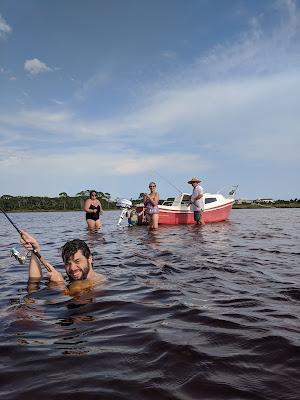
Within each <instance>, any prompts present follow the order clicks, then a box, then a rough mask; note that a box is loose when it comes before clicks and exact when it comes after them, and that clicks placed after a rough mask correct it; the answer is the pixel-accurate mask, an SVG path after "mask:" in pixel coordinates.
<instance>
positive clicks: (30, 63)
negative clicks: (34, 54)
mask: <svg viewBox="0 0 300 400" xmlns="http://www.w3.org/2000/svg"><path fill="white" fill-rule="evenodd" d="M24 70H25V71H26V72H28V73H29V74H30V75H38V74H41V73H43V72H48V71H52V69H51V68H50V67H48V66H47V65H46V64H45V63H43V62H42V61H40V60H39V59H38V58H33V59H31V60H26V61H25V63H24Z"/></svg>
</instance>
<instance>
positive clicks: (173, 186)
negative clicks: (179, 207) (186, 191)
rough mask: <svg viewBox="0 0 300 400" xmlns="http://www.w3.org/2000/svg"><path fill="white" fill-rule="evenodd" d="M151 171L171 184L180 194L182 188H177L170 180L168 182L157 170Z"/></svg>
mask: <svg viewBox="0 0 300 400" xmlns="http://www.w3.org/2000/svg"><path fill="white" fill-rule="evenodd" d="M153 172H154V173H155V174H157V175H158V176H159V177H161V178H162V179H164V180H165V181H166V182H167V183H168V184H169V185H171V186H172V187H173V188H174V189H176V190H177V192H179V193H180V194H182V193H183V191H182V190H180V189H178V187H177V186H175V185H174V184H173V183H172V182H170V181H169V180H168V179H167V178H166V177H164V176H162V175H161V174H160V173H159V172H157V171H156V170H153Z"/></svg>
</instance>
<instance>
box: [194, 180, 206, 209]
mask: <svg viewBox="0 0 300 400" xmlns="http://www.w3.org/2000/svg"><path fill="white" fill-rule="evenodd" d="M199 194H202V195H203V194H204V191H203V188H202V187H201V186H200V185H199V184H198V185H197V186H195V187H194V189H193V193H192V197H191V201H192V202H193V204H192V205H191V210H192V211H203V210H204V198H203V197H201V199H198V200H194V199H195V198H196V197H198V196H199Z"/></svg>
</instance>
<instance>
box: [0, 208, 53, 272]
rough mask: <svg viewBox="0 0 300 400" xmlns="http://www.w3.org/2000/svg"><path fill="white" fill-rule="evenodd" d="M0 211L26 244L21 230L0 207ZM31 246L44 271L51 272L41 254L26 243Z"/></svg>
mask: <svg viewBox="0 0 300 400" xmlns="http://www.w3.org/2000/svg"><path fill="white" fill-rule="evenodd" d="M0 211H1V212H2V213H3V214H4V215H5V216H6V218H7V219H8V220H9V222H10V223H11V224H12V226H13V227H14V228H15V229H16V231H17V232H18V233H19V235H20V236H21V238H22V239H23V240H24V241H25V242H26V240H25V239H24V235H23V233H22V231H21V229H19V228H18V227H17V225H16V224H15V223H14V221H13V220H12V219H11V218H10V217H9V216H8V215H7V214H6V212H5V211H4V210H3V209H2V208H1V207H0ZM26 243H28V242H26ZM28 244H31V246H32V252H33V254H35V255H36V256H37V258H38V259H39V260H40V262H41V263H42V265H43V266H44V267H45V268H46V270H47V271H48V272H52V269H51V268H50V267H49V263H48V262H47V261H46V260H45V259H44V257H42V256H41V254H40V253H39V252H38V250H37V249H36V248H35V247H34V245H33V244H32V243H28Z"/></svg>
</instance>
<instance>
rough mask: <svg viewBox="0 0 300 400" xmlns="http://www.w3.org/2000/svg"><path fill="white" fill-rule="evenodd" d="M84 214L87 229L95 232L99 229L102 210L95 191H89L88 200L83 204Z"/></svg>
mask: <svg viewBox="0 0 300 400" xmlns="http://www.w3.org/2000/svg"><path fill="white" fill-rule="evenodd" d="M83 210H84V211H85V212H86V223H87V226H88V229H90V230H95V229H99V228H101V221H100V214H102V212H103V209H102V205H101V203H100V201H99V200H98V199H97V192H96V191H95V190H91V191H90V198H89V199H87V200H86V201H85V203H84V209H83Z"/></svg>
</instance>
